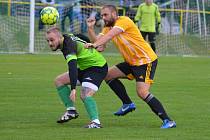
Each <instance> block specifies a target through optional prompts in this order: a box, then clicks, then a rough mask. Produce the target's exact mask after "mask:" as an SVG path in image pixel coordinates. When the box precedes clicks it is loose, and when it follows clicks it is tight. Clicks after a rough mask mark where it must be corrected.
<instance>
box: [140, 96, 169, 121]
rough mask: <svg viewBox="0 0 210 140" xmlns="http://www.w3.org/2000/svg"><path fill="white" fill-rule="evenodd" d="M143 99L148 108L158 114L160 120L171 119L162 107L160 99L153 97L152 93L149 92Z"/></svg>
mask: <svg viewBox="0 0 210 140" xmlns="http://www.w3.org/2000/svg"><path fill="white" fill-rule="evenodd" d="M144 101H145V102H146V103H147V104H148V105H149V106H150V108H151V109H152V111H153V112H154V113H155V114H156V115H157V116H158V117H160V119H161V120H165V119H168V120H171V119H170V118H169V117H168V115H167V113H166V111H165V109H164V108H163V106H162V104H161V103H160V101H159V100H158V99H157V98H155V97H154V96H153V95H152V94H149V95H148V96H147V97H146V98H145V99H144Z"/></svg>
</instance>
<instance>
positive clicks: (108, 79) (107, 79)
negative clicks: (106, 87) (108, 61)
mask: <svg viewBox="0 0 210 140" xmlns="http://www.w3.org/2000/svg"><path fill="white" fill-rule="evenodd" d="M112 79H113V76H112V75H111V74H109V73H108V74H107V75H106V77H105V78H104V80H105V81H106V82H108V81H111V80H112Z"/></svg>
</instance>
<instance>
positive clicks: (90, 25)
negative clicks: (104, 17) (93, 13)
mask: <svg viewBox="0 0 210 140" xmlns="http://www.w3.org/2000/svg"><path fill="white" fill-rule="evenodd" d="M86 23H87V26H88V28H94V25H95V24H96V19H95V17H89V18H88V19H87V20H86Z"/></svg>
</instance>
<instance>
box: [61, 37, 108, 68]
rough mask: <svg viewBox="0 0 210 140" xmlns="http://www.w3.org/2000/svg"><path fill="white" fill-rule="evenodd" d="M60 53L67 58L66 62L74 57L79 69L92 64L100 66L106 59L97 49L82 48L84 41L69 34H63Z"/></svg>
mask: <svg viewBox="0 0 210 140" xmlns="http://www.w3.org/2000/svg"><path fill="white" fill-rule="evenodd" d="M63 37H64V41H63V46H62V49H61V51H62V53H63V55H64V57H65V59H66V60H67V63H68V62H69V61H70V60H72V59H76V60H77V64H78V67H79V69H81V70H84V69H87V68H89V67H92V66H99V67H102V66H104V65H105V63H106V60H105V58H104V57H103V56H102V54H100V53H99V52H98V51H97V50H95V49H93V48H91V49H86V48H84V43H85V41H83V40H81V39H80V38H78V37H76V36H74V35H72V34H70V35H67V34H64V35H63Z"/></svg>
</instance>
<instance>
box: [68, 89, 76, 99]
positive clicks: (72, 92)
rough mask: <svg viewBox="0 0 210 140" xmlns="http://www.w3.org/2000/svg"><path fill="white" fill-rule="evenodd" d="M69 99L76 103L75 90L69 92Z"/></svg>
mask: <svg viewBox="0 0 210 140" xmlns="http://www.w3.org/2000/svg"><path fill="white" fill-rule="evenodd" d="M69 98H70V99H71V100H72V101H73V102H75V101H76V89H73V90H71V94H70V95H69Z"/></svg>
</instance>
